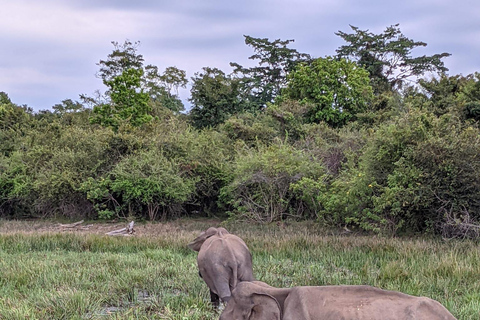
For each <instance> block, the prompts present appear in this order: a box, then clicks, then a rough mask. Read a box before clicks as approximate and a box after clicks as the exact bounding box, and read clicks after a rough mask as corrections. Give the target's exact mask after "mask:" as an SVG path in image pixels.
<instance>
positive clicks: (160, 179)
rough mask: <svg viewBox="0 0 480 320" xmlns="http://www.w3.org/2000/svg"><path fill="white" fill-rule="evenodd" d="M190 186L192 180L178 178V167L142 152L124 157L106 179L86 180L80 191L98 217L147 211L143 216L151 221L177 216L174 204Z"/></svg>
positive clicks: (182, 199) (152, 153)
mask: <svg viewBox="0 0 480 320" xmlns="http://www.w3.org/2000/svg"><path fill="white" fill-rule="evenodd" d="M194 187H195V180H194V179H191V178H189V177H188V176H184V175H182V174H181V172H180V167H179V165H178V164H176V163H174V162H172V161H169V160H168V159H167V158H165V157H164V156H163V155H162V154H161V153H159V152H155V151H146V152H141V153H138V154H135V155H130V156H128V157H125V158H124V159H122V161H120V162H119V163H118V164H117V165H116V166H115V167H114V168H113V169H112V170H111V171H110V172H109V174H108V175H107V176H106V177H101V178H100V179H99V181H95V180H94V179H93V178H90V179H88V180H87V181H86V182H85V183H83V185H82V188H81V189H82V190H83V191H85V192H86V194H87V197H88V199H89V200H92V201H94V202H95V203H96V207H97V209H98V210H99V215H100V217H103V218H112V216H111V215H112V213H113V212H115V213H116V215H117V216H133V215H135V213H134V212H145V211H147V217H148V218H149V219H150V220H155V219H157V218H158V217H159V216H161V218H162V219H165V218H166V217H167V216H169V217H171V216H172V215H178V214H179V213H178V212H176V205H177V204H179V203H182V202H185V201H186V200H187V199H188V198H189V197H190V196H191V194H192V193H193V192H194ZM117 199H119V200H117ZM120 199H121V202H120ZM144 208H145V209H146V210H144Z"/></svg>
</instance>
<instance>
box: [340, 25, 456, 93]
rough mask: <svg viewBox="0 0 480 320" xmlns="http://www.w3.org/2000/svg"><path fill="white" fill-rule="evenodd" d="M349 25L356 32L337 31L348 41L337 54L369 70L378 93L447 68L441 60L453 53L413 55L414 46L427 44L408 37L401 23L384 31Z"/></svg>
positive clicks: (441, 71) (444, 70) (442, 71)
mask: <svg viewBox="0 0 480 320" xmlns="http://www.w3.org/2000/svg"><path fill="white" fill-rule="evenodd" d="M350 27H351V28H352V30H353V33H346V32H342V31H338V32H337V33H335V34H336V35H337V36H339V37H341V38H342V39H343V40H344V41H345V42H347V44H346V45H343V46H341V47H340V48H338V49H337V56H338V57H340V58H350V59H353V60H355V61H357V62H358V64H359V65H360V66H361V67H363V68H365V69H366V70H367V71H368V72H369V73H370V78H371V79H372V86H373V87H374V88H375V91H376V93H381V92H383V91H386V90H390V89H396V88H400V87H402V85H403V84H404V82H405V81H406V80H407V79H409V78H411V77H419V76H422V75H423V74H425V73H426V72H434V73H444V72H446V71H448V69H447V68H446V67H445V66H444V64H443V61H442V59H443V58H445V57H448V56H450V54H449V53H441V54H434V55H432V56H426V55H424V56H420V57H413V56H412V55H411V51H412V50H413V49H415V48H417V47H425V46H426V45H427V44H426V43H425V42H421V41H414V40H412V39H409V38H407V37H406V36H405V35H403V33H402V32H401V31H400V28H399V25H398V24H395V25H392V26H390V27H387V28H386V29H385V31H384V32H383V33H381V34H374V33H372V32H369V31H368V30H360V29H359V28H358V27H354V26H350Z"/></svg>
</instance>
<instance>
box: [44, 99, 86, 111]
mask: <svg viewBox="0 0 480 320" xmlns="http://www.w3.org/2000/svg"><path fill="white" fill-rule="evenodd" d="M52 109H53V113H55V114H59V115H64V114H66V113H75V112H80V111H84V110H85V107H84V106H83V104H82V103H80V102H78V101H73V100H72V99H65V100H63V101H62V103H57V104H56V105H54V106H53V107H52Z"/></svg>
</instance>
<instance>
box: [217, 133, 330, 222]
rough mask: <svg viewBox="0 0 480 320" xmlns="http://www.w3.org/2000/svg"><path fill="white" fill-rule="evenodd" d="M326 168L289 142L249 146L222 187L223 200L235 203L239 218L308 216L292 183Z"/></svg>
mask: <svg viewBox="0 0 480 320" xmlns="http://www.w3.org/2000/svg"><path fill="white" fill-rule="evenodd" d="M322 172H323V168H322V165H321V164H320V163H318V162H316V161H312V159H311V157H310V156H309V155H308V154H306V153H304V152H302V151H300V150H295V149H294V148H292V147H291V146H289V145H287V144H285V143H281V142H278V143H276V144H272V145H270V146H259V147H257V148H252V149H246V150H245V152H244V153H242V154H240V155H239V156H237V158H236V161H235V167H234V169H233V180H232V182H231V183H230V184H229V185H228V186H226V187H225V188H223V189H222V197H223V198H222V200H223V201H224V203H226V204H228V205H230V206H232V208H233V209H234V210H233V212H232V214H233V215H234V216H235V217H236V218H247V219H251V220H254V221H257V222H272V221H278V220H282V219H285V218H286V217H291V216H293V217H300V218H302V217H303V218H305V215H306V214H304V212H303V206H299V205H298V204H297V203H296V199H295V194H294V193H292V192H291V189H290V188H291V185H292V184H293V183H295V182H297V181H299V180H300V179H302V178H303V177H306V178H312V179H316V178H317V177H318V176H319V175H321V174H322Z"/></svg>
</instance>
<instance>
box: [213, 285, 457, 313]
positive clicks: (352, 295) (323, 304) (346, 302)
mask: <svg viewBox="0 0 480 320" xmlns="http://www.w3.org/2000/svg"><path fill="white" fill-rule="evenodd" d="M241 319H248V320H257V319H268V320H300V319H301V320H340V319H345V320H351V319H352V320H353V319H355V320H367V319H368V320H414V319H416V320H455V318H454V317H453V315H452V314H451V313H450V312H449V311H448V310H447V309H446V308H445V307H444V306H442V305H441V304H440V303H439V302H437V301H435V300H432V299H429V298H425V297H415V296H410V295H407V294H404V293H400V292H395V291H386V290H382V289H378V288H375V287H370V286H323V287H293V288H288V289H278V288H274V287H270V286H269V285H267V284H265V283H263V282H260V281H254V282H242V283H239V284H238V286H237V287H236V288H235V290H233V292H232V298H231V299H230V301H229V302H228V304H227V307H226V308H225V310H224V311H223V312H222V314H221V316H220V320H241Z"/></svg>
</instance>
